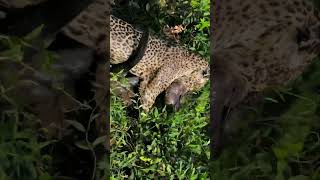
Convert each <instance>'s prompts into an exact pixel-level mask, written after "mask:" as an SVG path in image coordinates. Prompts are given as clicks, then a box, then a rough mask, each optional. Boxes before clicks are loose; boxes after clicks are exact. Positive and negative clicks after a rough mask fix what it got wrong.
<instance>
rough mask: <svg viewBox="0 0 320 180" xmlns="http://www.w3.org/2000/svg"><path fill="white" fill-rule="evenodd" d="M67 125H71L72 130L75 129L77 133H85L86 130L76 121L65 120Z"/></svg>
mask: <svg viewBox="0 0 320 180" xmlns="http://www.w3.org/2000/svg"><path fill="white" fill-rule="evenodd" d="M66 122H67V123H69V124H70V125H72V126H73V127H74V128H76V129H77V130H78V131H81V132H86V129H85V128H84V127H83V125H82V124H81V123H79V122H77V121H72V120H66Z"/></svg>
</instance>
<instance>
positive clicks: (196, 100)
mask: <svg viewBox="0 0 320 180" xmlns="http://www.w3.org/2000/svg"><path fill="white" fill-rule="evenodd" d="M130 2H131V5H132V6H130V7H133V8H132V11H130V13H129V14H130V15H131V16H130V17H128V16H127V17H126V15H123V14H122V16H123V17H125V18H127V19H131V22H139V23H140V22H143V23H145V24H149V26H150V27H152V28H153V30H154V31H155V32H158V33H159V32H160V31H161V30H162V28H161V27H164V26H165V25H170V26H175V25H181V24H182V25H184V26H186V30H184V31H183V33H182V34H180V36H181V39H180V41H181V42H182V43H185V44H186V45H187V46H188V48H190V49H191V50H193V51H196V52H198V53H199V54H202V55H204V56H205V57H208V54H209V53H208V50H209V48H208V47H209V40H208V37H209V32H208V31H209V28H208V25H209V15H208V14H209V2H207V1H193V0H190V1H183V0H180V1H176V2H172V1H159V2H158V1H150V2H148V1H130ZM157 2H158V3H157ZM135 7H136V8H135ZM138 9H140V10H138ZM141 9H142V10H141ZM116 10H117V11H121V9H116ZM132 14H135V15H133V16H132ZM148 19H149V20H148ZM139 23H136V24H139ZM319 69H320V64H319V62H317V60H315V63H314V64H313V65H311V67H310V68H308V70H307V71H306V73H304V74H303V75H302V76H301V77H299V78H298V79H297V80H296V81H294V82H292V83H291V84H289V85H288V86H286V87H283V88H280V89H270V90H267V91H266V92H265V93H264V95H263V97H264V98H263V99H262V101H260V102H258V103H255V104H254V105H250V104H249V105H243V106H242V108H241V109H240V110H239V113H238V114H235V117H233V118H232V121H231V122H228V126H229V129H231V130H229V133H230V134H229V136H228V137H229V138H228V139H226V141H227V142H226V143H227V147H226V149H225V152H224V153H223V155H222V157H221V158H220V159H219V160H217V161H215V162H213V165H212V166H211V167H208V157H209V150H208V144H209V141H208V138H207V131H206V129H207V127H206V125H207V123H208V121H209V114H208V112H209V104H208V100H209V99H208V95H209V87H208V86H206V87H205V88H204V89H202V90H201V91H200V92H197V93H196V94H194V95H193V96H192V97H189V98H188V99H187V100H186V103H185V104H184V106H183V108H182V109H181V111H179V112H177V113H172V112H170V111H169V110H168V109H167V108H162V107H161V108H159V107H158V108H153V109H152V111H151V112H150V113H148V114H144V113H143V112H142V111H141V110H140V109H139V107H138V105H136V107H135V108H136V111H138V112H139V113H138V115H137V116H130V113H129V114H128V113H126V110H125V108H124V106H123V105H122V104H121V101H120V100H119V99H117V98H116V97H112V102H111V107H112V108H111V117H112V120H111V125H112V126H111V127H112V128H111V134H112V138H111V146H112V154H111V172H112V178H113V179H127V178H128V179H209V173H211V175H212V176H213V179H219V180H224V179H225V180H230V179H231V180H242V179H243V180H250V179H261V180H274V179H276V180H285V179H289V180H309V179H311V180H318V179H320V175H319V170H320V169H319V167H320V164H319V158H320V153H319V152H320V143H319V142H320V141H319V136H320V134H319V133H320V131H319V127H320V126H319V125H320V124H319V115H320V114H319V97H320V96H319V85H320V81H319V75H320V74H319ZM114 78H115V79H118V80H119V79H122V80H123V77H121V76H119V75H114ZM122 80H120V81H122ZM230 127H231V128H230Z"/></svg>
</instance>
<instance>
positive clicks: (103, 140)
mask: <svg viewBox="0 0 320 180" xmlns="http://www.w3.org/2000/svg"><path fill="white" fill-rule="evenodd" d="M107 140H108V139H107V136H100V137H98V138H97V139H96V140H94V142H93V143H92V146H93V147H96V146H97V145H99V144H102V143H106V142H107Z"/></svg>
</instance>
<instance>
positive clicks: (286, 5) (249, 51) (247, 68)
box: [212, 0, 320, 91]
mask: <svg viewBox="0 0 320 180" xmlns="http://www.w3.org/2000/svg"><path fill="white" fill-rule="evenodd" d="M213 7H214V10H213V12H215V16H214V17H215V18H214V20H213V23H212V24H213V26H214V27H215V28H214V32H213V36H212V38H213V42H214V44H213V46H214V54H226V55H227V56H226V57H224V58H222V59H221V60H220V61H229V62H230V63H233V64H234V66H235V67H237V68H236V69H237V70H236V71H239V72H240V74H241V75H242V76H244V77H245V79H246V80H247V81H248V85H249V87H248V90H249V91H261V90H263V89H264V88H266V87H268V86H278V85H284V84H287V83H288V82H289V81H290V80H292V79H294V78H296V77H297V76H298V75H299V74H301V73H302V72H303V70H304V69H305V67H306V66H307V65H308V64H310V62H311V60H312V59H313V58H314V57H316V56H317V54H318V53H319V49H320V48H318V51H317V50H316V49H314V51H312V50H310V48H309V50H310V51H309V50H299V47H301V44H300V45H299V44H298V43H297V39H296V36H297V28H308V29H309V30H310V31H311V37H310V40H308V41H306V42H303V43H304V44H305V45H306V46H310V47H312V46H317V44H318V45H319V38H320V37H319V36H318V37H312V33H316V32H313V30H312V28H313V27H319V25H320V23H319V22H320V21H319V16H318V15H317V11H316V10H315V9H314V8H313V5H312V3H311V2H310V1H308V0H269V1H264V0H232V1H230V0H222V1H219V4H214V5H213ZM318 31H319V28H318ZM238 75H239V74H238Z"/></svg>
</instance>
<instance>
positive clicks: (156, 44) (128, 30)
mask: <svg viewBox="0 0 320 180" xmlns="http://www.w3.org/2000/svg"><path fill="white" fill-rule="evenodd" d="M99 1H100V0H96V4H95V5H94V4H93V5H91V7H89V8H88V9H87V10H86V11H85V12H83V13H81V14H80V15H79V16H78V17H77V18H76V19H74V20H73V22H72V23H70V25H69V26H68V27H66V28H65V29H64V32H65V33H66V34H67V35H68V36H70V37H72V38H73V39H76V40H78V41H80V42H81V43H83V44H86V45H88V46H90V47H94V48H97V47H99V48H100V49H103V47H105V46H104V45H103V44H101V43H100V44H99V43H98V41H97V40H98V39H103V38H102V37H103V33H105V32H104V31H105V28H101V27H99V26H95V24H99V23H98V22H101V23H102V22H103V21H104V20H105V19H103V18H102V17H103V15H104V14H105V13H102V14H101V12H103V11H99V9H98V8H101V3H100V4H98V2H99ZM84 17H85V18H84ZM94 17H95V18H94ZM104 17H106V16H104ZM110 26H111V28H110V29H111V32H110V38H111V39H110V46H111V60H110V62H111V64H118V63H122V62H124V61H126V60H127V59H128V58H129V56H130V54H131V53H132V51H133V50H134V49H135V48H137V46H138V44H139V40H140V38H141V36H142V32H141V31H138V30H137V29H135V28H134V27H133V26H132V25H130V24H129V23H127V22H125V21H123V20H121V19H118V18H116V17H114V16H111V17H110ZM90 28H91V29H90ZM99 28H100V29H99ZM208 68H209V67H208V63H207V61H205V60H204V59H203V58H201V57H200V56H198V55H196V54H194V53H190V52H189V51H188V50H187V49H185V48H183V47H179V46H170V45H169V44H168V43H167V42H166V41H165V40H162V39H160V38H158V37H156V36H153V35H151V36H150V38H149V41H148V44H147V48H146V52H145V55H144V56H143V58H142V59H141V60H140V62H139V63H138V64H137V65H136V66H134V67H133V68H132V69H131V70H130V72H131V73H132V74H134V75H136V76H138V77H139V78H140V79H141V80H142V82H141V83H140V88H139V89H140V90H139V91H140V95H141V101H142V107H143V109H144V110H146V111H148V110H149V109H150V107H151V106H152V105H153V104H154V102H155V99H156V97H157V96H158V95H159V94H160V93H161V92H163V91H165V90H166V89H167V88H168V87H169V86H170V84H171V83H172V82H173V81H175V80H177V81H181V83H182V84H185V85H186V86H187V89H188V90H190V91H192V90H195V89H199V88H200V87H202V86H203V85H204V84H205V83H206V82H207V80H208V77H207V76H206V77H204V76H203V75H202V74H203V73H202V72H203V71H204V72H208Z"/></svg>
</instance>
